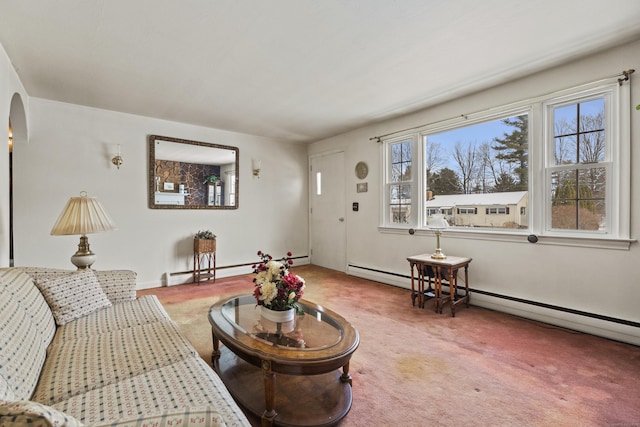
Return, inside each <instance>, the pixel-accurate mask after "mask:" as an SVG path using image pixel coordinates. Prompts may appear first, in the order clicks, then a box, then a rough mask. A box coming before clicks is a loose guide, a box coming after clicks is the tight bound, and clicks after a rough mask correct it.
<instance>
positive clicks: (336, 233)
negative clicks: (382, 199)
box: [309, 152, 347, 271]
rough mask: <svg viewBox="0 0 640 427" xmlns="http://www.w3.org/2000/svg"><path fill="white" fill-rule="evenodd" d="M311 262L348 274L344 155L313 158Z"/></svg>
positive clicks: (311, 179) (340, 153)
mask: <svg viewBox="0 0 640 427" xmlns="http://www.w3.org/2000/svg"><path fill="white" fill-rule="evenodd" d="M310 174H311V176H310V177H309V182H310V183H311V197H310V201H311V211H310V215H309V217H310V218H311V219H310V225H309V227H310V230H311V236H310V240H311V262H312V263H313V264H315V265H319V266H321V267H326V268H331V269H333V270H338V271H345V269H346V264H347V262H346V253H347V249H346V245H347V237H346V223H345V221H346V218H345V182H344V152H339V153H332V154H326V155H322V156H317V157H312V158H311V169H310Z"/></svg>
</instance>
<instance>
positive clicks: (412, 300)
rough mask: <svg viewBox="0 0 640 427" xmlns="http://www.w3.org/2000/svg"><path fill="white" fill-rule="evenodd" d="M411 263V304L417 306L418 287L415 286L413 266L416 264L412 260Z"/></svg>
mask: <svg viewBox="0 0 640 427" xmlns="http://www.w3.org/2000/svg"><path fill="white" fill-rule="evenodd" d="M409 265H410V266H411V305H412V306H415V305H416V297H417V296H418V294H416V288H415V285H414V275H413V266H414V265H415V264H414V263H412V262H410V263H409Z"/></svg>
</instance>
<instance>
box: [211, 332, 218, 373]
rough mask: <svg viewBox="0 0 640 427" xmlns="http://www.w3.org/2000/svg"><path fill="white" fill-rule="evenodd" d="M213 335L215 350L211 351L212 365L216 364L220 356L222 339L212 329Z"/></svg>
mask: <svg viewBox="0 0 640 427" xmlns="http://www.w3.org/2000/svg"><path fill="white" fill-rule="evenodd" d="M211 337H212V338H213V352H211V365H212V366H215V365H216V360H218V359H219V358H220V340H219V339H218V338H216V336H215V334H214V333H213V331H211Z"/></svg>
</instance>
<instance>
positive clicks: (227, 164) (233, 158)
mask: <svg viewBox="0 0 640 427" xmlns="http://www.w3.org/2000/svg"><path fill="white" fill-rule="evenodd" d="M238 165H239V150H238V148H237V147H230V146H227V145H218V144H210V143H207V142H199V141H190V140H187V139H178V138H169V137H166V136H158V135H150V136H149V207H150V208H152V209H237V208H238V195H239V191H238V169H239V168H238Z"/></svg>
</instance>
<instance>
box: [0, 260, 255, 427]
mask: <svg viewBox="0 0 640 427" xmlns="http://www.w3.org/2000/svg"><path fill="white" fill-rule="evenodd" d="M135 279H136V274H135V273H134V272H132V271H126V270H118V271H95V270H92V269H86V270H80V271H70V270H60V269H50V268H35V267H34V268H30V267H11V268H0V427H9V426H25V425H27V424H28V425H29V426H31V427H38V426H56V427H63V426H79V425H85V426H107V425H113V426H116V425H117V426H154V427H163V426H180V427H183V426H184V427H188V426H193V427H196V426H197V427H200V426H250V424H249V422H248V420H247V418H246V417H245V415H244V414H243V412H242V411H241V410H240V408H239V407H238V406H237V405H236V403H235V402H234V401H233V399H232V397H231V395H230V394H229V392H228V391H227V389H226V387H225V386H224V384H223V383H222V381H221V380H220V378H219V377H218V375H217V374H216V373H215V372H214V371H213V370H212V369H211V367H210V366H209V365H208V364H207V363H206V362H205V361H204V360H202V358H200V357H199V355H198V353H197V352H196V350H195V349H194V348H193V346H192V345H191V344H190V343H189V341H188V340H187V339H186V338H185V336H184V334H183V333H182V332H181V331H180V329H179V328H178V326H177V324H176V323H175V322H173V321H172V320H171V319H170V318H169V316H168V315H167V313H166V311H165V310H164V308H163V307H162V305H161V304H160V302H159V301H158V299H157V297H156V296H155V295H148V296H143V297H140V298H136V292H135ZM204 321H206V318H205V320H204Z"/></svg>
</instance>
